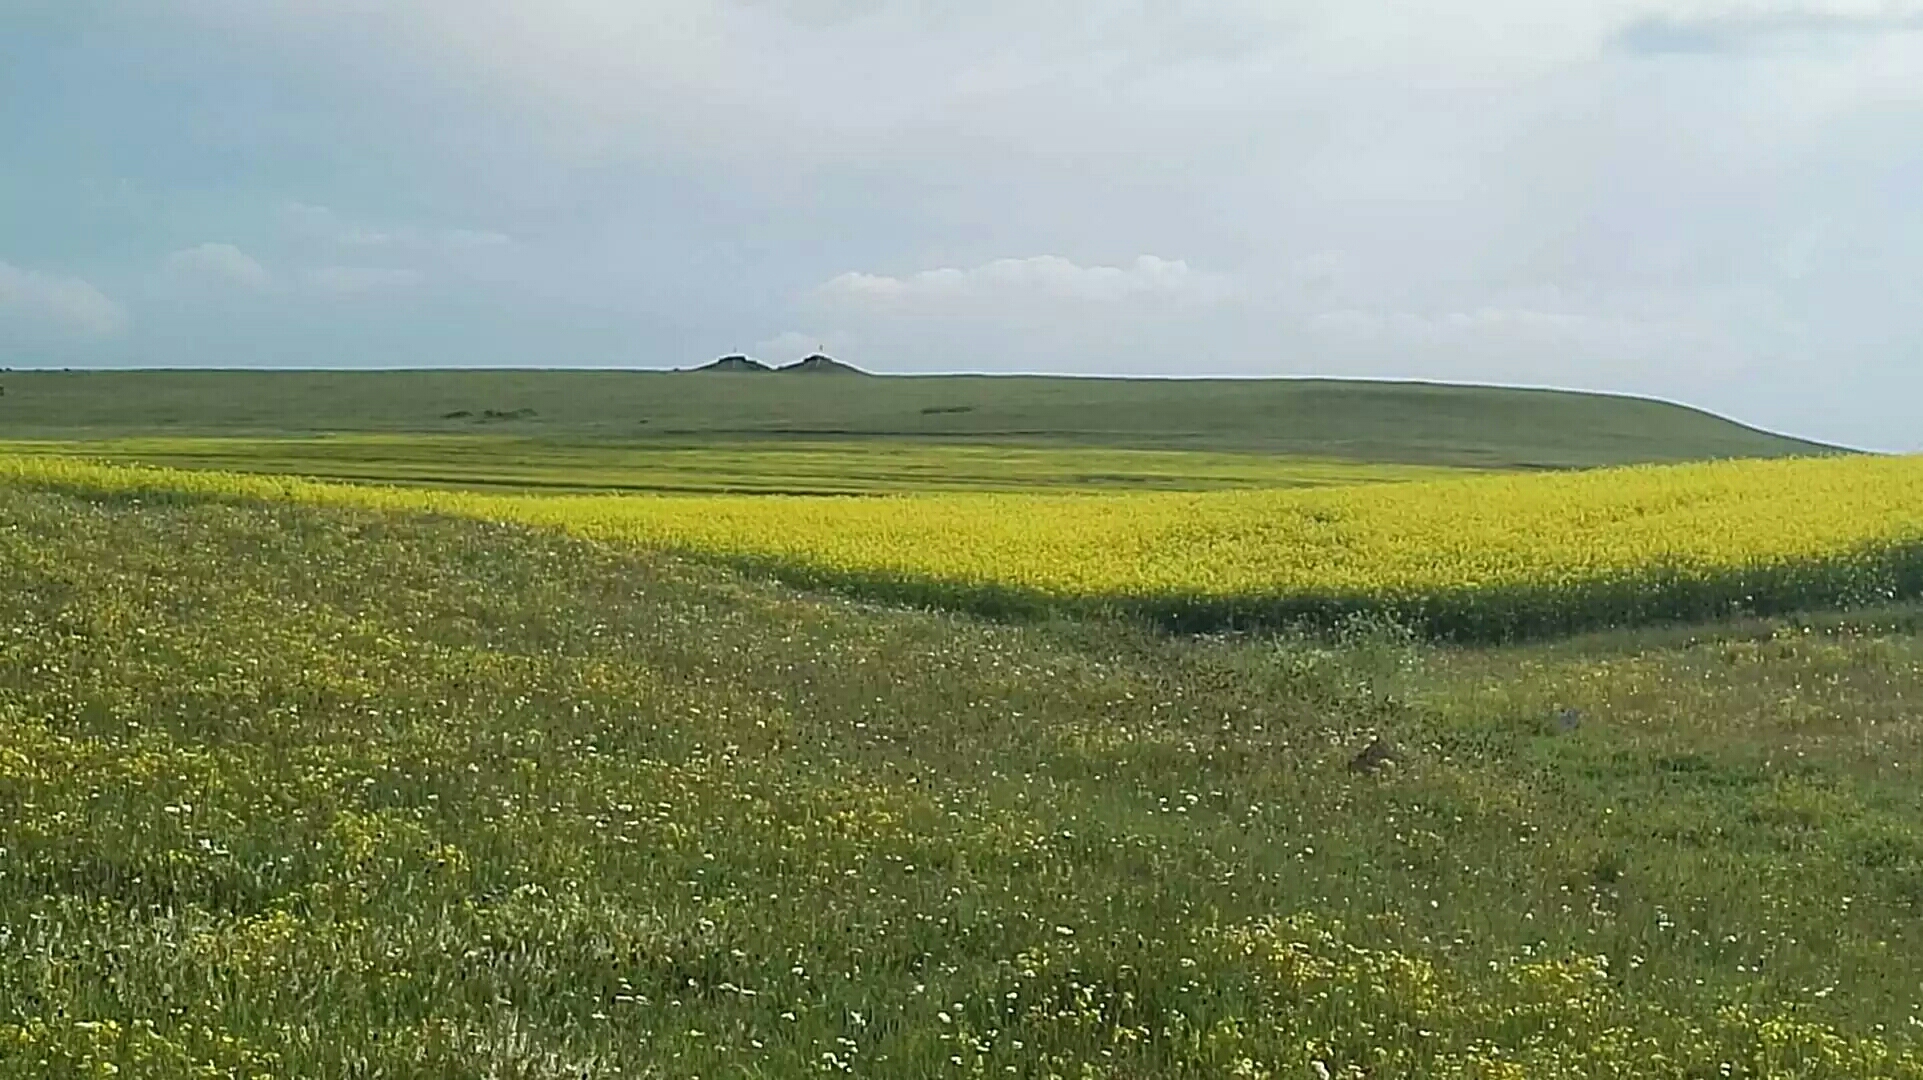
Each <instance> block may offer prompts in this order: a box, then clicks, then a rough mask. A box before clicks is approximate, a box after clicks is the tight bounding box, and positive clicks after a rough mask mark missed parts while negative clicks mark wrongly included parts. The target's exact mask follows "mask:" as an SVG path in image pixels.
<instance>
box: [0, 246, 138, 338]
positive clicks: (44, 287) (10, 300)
mask: <svg viewBox="0 0 1923 1080" xmlns="http://www.w3.org/2000/svg"><path fill="white" fill-rule="evenodd" d="M0 314H3V315H6V316H8V317H9V318H10V319H11V320H17V321H18V322H20V323H24V324H26V325H29V326H36V327H41V328H51V329H55V330H59V331H62V332H64V333H69V334H76V335H81V336H84V337H106V336H110V335H113V334H118V333H120V332H121V331H122V330H125V329H126V328H127V323H128V319H127V313H126V311H125V310H124V309H122V308H121V306H120V305H119V304H117V303H115V302H114V301H113V300H111V299H109V298H108V297H107V295H106V294H105V293H103V292H101V291H100V290H99V289H97V288H95V287H94V286H93V284H92V283H91V282H88V281H86V280H84V279H82V278H77V277H67V276H64V275H60V274H48V273H43V272H40V271H36V270H27V269H22V268H20V267H17V266H14V265H12V264H11V263H6V262H0Z"/></svg>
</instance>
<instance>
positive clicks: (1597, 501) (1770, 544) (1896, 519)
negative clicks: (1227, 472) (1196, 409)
mask: <svg viewBox="0 0 1923 1080" xmlns="http://www.w3.org/2000/svg"><path fill="white" fill-rule="evenodd" d="M7 480H10V481H12V482H22V483H31V484H36V485H52V486H56V487H63V488H69V489H77V490H83V491H91V492H102V493H107V492H121V493H134V494H140V493H147V494H152V495H166V494H183V495H192V494H204V495H219V496H241V497H266V498H275V499H287V500H293V501H297V502H304V503H314V504H331V505H353V506H364V507H392V508H397V509H417V510H429V511H437V512H444V513H452V514H460V515H469V516H476V517H483V518H489V519H494V520H502V521H512V522H520V523H525V524H530V525H537V526H548V527H557V528H561V529H564V530H566V531H568V532H571V533H574V534H577V535H581V536H585V537H590V538H594V539H600V540H613V541H621V542H629V543H636V544H641V545H645V546H649V547H657V548H666V549H671V550H677V551H682V552H687V553H692V554H696V555H700V556H704V557H709V558H719V559H723V560H727V561H732V562H737V563H746V564H751V565H756V566H760V567H764V568H768V569H772V570H775V571H777V572H780V573H785V574H787V575H789V576H791V577H793V578H798V579H803V580H808V581H814V582H820V583H828V584H841V585H844V586H849V587H853V588H855V589H857V590H858V591H860V590H866V591H870V592H876V593H880V594H884V595H887V596H889V597H891V598H895V599H908V600H925V601H927V602H931V603H963V604H971V603H972V604H974V605H976V606H983V607H991V608H1036V607H1048V606H1059V605H1069V606H1075V605H1102V606H1111V607H1116V608H1120V609H1122V610H1132V611H1138V612H1141V613H1146V614H1149V615H1152V616H1155V617H1158V618H1161V619H1164V620H1165V621H1170V622H1173V623H1176V624H1182V625H1198V626H1199V625H1209V624H1215V625H1220V624H1224V623H1236V622H1243V621H1256V622H1272V621H1286V620H1288V619H1292V618H1311V619H1313V618H1319V617H1323V616H1329V615H1337V614H1342V613H1346V612H1350V611H1383V612H1388V613H1392V614H1395V615H1398V616H1401V617H1405V618H1407V619H1409V620H1410V621H1413V622H1417V623H1424V624H1428V625H1429V626H1430V628H1431V629H1433V630H1436V631H1438V632H1441V633H1445V634H1449V635H1453V636H1473V637H1491V636H1494V637H1502V636H1513V635H1516V634H1520V633H1528V632H1533V631H1542V630H1554V629H1571V628H1576V627H1581V626H1589V625H1612V624H1620V623H1625V622H1639V621H1648V620H1651V619H1657V618H1669V617H1698V616H1702V615H1707V614H1717V613H1721V612H1724V611H1729V610H1750V611H1759V612H1767V611H1772V610H1787V609H1790V608H1794V607H1799V606H1809V605H1818V604H1822V605H1829V604H1856V603H1866V602H1874V601H1877V600H1883V599H1891V598H1895V597H1898V596H1914V595H1918V594H1919V593H1923V458H1919V457H1868V456H1851V457H1830V458H1813V459H1802V460H1791V461H1781V460H1778V461H1736V462H1716V463H1707V464H1696V465H1683V466H1645V467H1634V468H1623V469H1607V470H1596V471H1588V472H1577V473H1553V474H1544V473H1535V474H1506V475H1495V476H1490V475H1480V476H1475V477H1467V478H1462V479H1449V480H1440V481H1429V482H1420V483H1406V484H1393V485H1371V486H1364V487H1354V488H1340V489H1324V490H1284V491H1226V492H1199V493H1191V492H1162V493H1130V494H1088V495H1025V494H972V493H968V494H941V495H904V496H885V497H838V498H810V497H783V496H593V495H587V496H513V495H510V496H501V495H484V494H473V493H464V492H448V491H422V490H401V489H386V488H370V487H356V486H348V485H334V484H318V483H310V482H304V481H297V480H287V479H275V478H263V477H257V476H237V475H227V474H212V473H184V472H174V471H169V470H152V469H138V468H123V467H115V466H106V465H96V464H89V463H82V462H75V461H56V460H49V459H45V458H40V459H29V458H7V459H0V481H7Z"/></svg>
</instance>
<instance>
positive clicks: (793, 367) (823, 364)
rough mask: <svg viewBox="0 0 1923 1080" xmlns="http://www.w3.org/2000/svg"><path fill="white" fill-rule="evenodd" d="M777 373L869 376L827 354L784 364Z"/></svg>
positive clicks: (817, 354) (819, 354) (777, 369)
mask: <svg viewBox="0 0 1923 1080" xmlns="http://www.w3.org/2000/svg"><path fill="white" fill-rule="evenodd" d="M775 371H777V372H791V373H793V374H796V375H866V374H868V373H867V372H865V371H863V370H861V369H860V368H858V367H855V366H853V365H851V364H844V363H842V362H841V361H839V360H837V359H835V358H834V357H832V356H829V355H828V354H826V353H816V354H814V355H813V356H809V357H804V358H803V359H800V360H797V361H795V362H794V363H792V364H784V365H783V366H781V367H778V368H776V369H775Z"/></svg>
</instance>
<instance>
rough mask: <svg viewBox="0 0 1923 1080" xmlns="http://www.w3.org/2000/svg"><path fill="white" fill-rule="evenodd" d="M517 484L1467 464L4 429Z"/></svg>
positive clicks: (708, 487)
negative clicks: (89, 434)
mask: <svg viewBox="0 0 1923 1080" xmlns="http://www.w3.org/2000/svg"><path fill="white" fill-rule="evenodd" d="M9 453H11V454H23V453H24V454H50V455H61V456H74V455H79V456H86V457H91V458H96V459H99V460H104V461H111V462H115V463H120V464H144V465H160V466H167V467H172V468H180V469H214V470H221V471H226V472H244V473H271V474H280V475H289V476H306V477H314V478H318V479H327V480H351V481H367V482H377V483H384V484H408V485H422V486H433V487H449V488H477V489H497V490H498V489H506V490H522V491H657V492H712V493H727V492H737V493H742V494H770V493H782V494H805V495H860V494H877V493H894V492H905V491H1027V490H1044V491H1168V490H1195V491H1203V490H1215V489H1224V488H1279V487H1328V486H1336V485H1343V484H1360V483H1383V482H1391V481H1400V480H1422V479H1434V478H1437V477H1441V476H1448V475H1458V474H1460V473H1461V472H1462V471H1463V470H1460V469H1450V468H1441V467H1432V466H1420V465H1394V464H1372V463H1366V462H1356V461H1344V460H1340V459H1331V458H1314V457H1295V456H1284V455H1267V454H1257V453H1221V452H1212V451H1201V450H1131V449H1114V448H1076V447H1061V446H1053V447H1051V446H1035V445H1009V444H989V445H982V444H958V443H927V442H903V443H899V444H895V445H884V444H880V443H876V442H872V441H869V442H855V441H807V442H793V441H789V442H735V441H716V442H708V443H697V444H686V445H662V444H655V443H561V442H551V441H547V440H542V439H533V438H518V437H513V436H486V435H332V436H312V437H295V436H286V437H275V438H246V437H217V438H203V437H146V438H119V439H99V440H80V441H66V440H13V441H6V442H0V454H9Z"/></svg>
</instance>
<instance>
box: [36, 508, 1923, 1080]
mask: <svg viewBox="0 0 1923 1080" xmlns="http://www.w3.org/2000/svg"><path fill="white" fill-rule="evenodd" d="M175 492H176V493H175V494H174V496H173V497H170V498H168V499H166V500H152V499H146V498H142V499H141V500H140V501H139V504H138V505H136V504H135V502H134V501H133V500H131V499H128V498H124V497H123V498H114V499H105V500H86V499H77V498H74V497H72V496H67V495H58V494H50V493H45V492H40V493H35V492H27V491H23V490H20V489H18V488H17V487H0V806H5V807H7V808H8V812H7V813H6V814H4V815H0V1077H7V1078H8V1080H12V1078H15V1077H19V1078H28V1077H31V1078H34V1080H65V1078H68V1077H82V1076H85V1077H98V1076H104V1075H114V1074H115V1073H116V1070H117V1072H118V1075H121V1076H138V1077H141V1078H142V1080H186V1078H195V1080H202V1078H207V1077H246V1078H262V1077H272V1078H294V1077H312V1076H356V1075H360V1076H374V1075H380V1076H397V1077H398V1076H407V1077H415V1076H422V1077H506V1078H516V1080H520V1078H525V1080H558V1078H561V1077H583V1076H586V1077H594V1078H603V1077H663V1078H666V1077H675V1078H680V1077H690V1076H703V1077H708V1076H715V1077H723V1076H741V1077H792V1076H801V1075H822V1074H827V1075H836V1074H842V1075H868V1076H927V1077H941V1076H956V1077H967V1076H1011V1075H1013V1076H1034V1077H1073V1078H1076V1080H1125V1078H1127V1080H1134V1078H1146V1077H1156V1078H1170V1080H1189V1078H1196V1080H1199V1078H1203V1077H1250V1078H1278V1080H1279V1078H1284V1077H1287V1078H1301V1077H1313V1076H1320V1075H1322V1074H1323V1073H1327V1074H1328V1075H1329V1076H1331V1077H1340V1078H1343V1080H1362V1078H1365V1077H1423V1078H1432V1077H1433V1078H1442V1080H1470V1078H1474V1080H1490V1078H1505V1080H1508V1078H1514V1080H1524V1078H1527V1080H1577V1078H1581V1080H1594V1078H1597V1077H1614V1078H1628V1077H1660V1078H1675V1080H1694V1078H1702V1077H1724V1076H1730V1077H1747V1078H1764V1077H1766V1078H1772V1080H1787V1078H1807V1080H1819V1078H1821V1080H1830V1078H1851V1080H1857V1078H1861V1080H1869V1078H1873V1077H1874V1078H1883V1077H1887V1078H1895V1080H1914V1078H1917V1077H1919V1076H1923V1060H1920V1059H1919V1057H1918V1047H1917V1040H1916V1033H1917V1030H1918V1028H1919V1025H1923V991H1919V988H1918V984H1917V974H1916V973H1917V971H1918V969H1919V967H1923V937H1919V935H1918V933H1917V932H1916V920H1917V917H1918V915H1919V913H1920V912H1923V794H1920V793H1919V792H1920V790H1923V789H1919V787H1918V785H1917V783H1916V780H1915V776H1914V772H1915V762H1916V761H1917V760H1918V759H1919V751H1920V750H1923V729H1919V727H1918V723H1917V718H1916V716H1915V715H1914V713H1913V711H1912V710H1910V709H1909V708H1908V707H1907V706H1906V705H1905V702H1912V701H1915V700H1917V699H1918V698H1919V696H1923V647H1920V646H1919V644H1918V639H1917V636H1916V629H1917V623H1918V619H1919V612H1918V611H1917V610H1915V609H1910V610H1908V611H1893V612H1889V613H1885V614H1882V615H1878V616H1876V617H1874V618H1872V617H1871V616H1868V615H1864V616H1858V617H1856V618H1854V619H1831V620H1828V621H1825V622H1815V623H1805V624H1794V623H1779V624H1775V625H1767V624H1760V623H1758V624H1746V625H1729V626H1724V627H1706V628H1697V629H1695V630H1692V631H1690V632H1688V633H1687V634H1681V633H1678V634H1674V635H1671V636H1662V635H1644V636H1635V635H1627V634H1625V635H1618V636H1614V637H1609V638H1599V639H1591V640H1587V641H1582V642H1569V643H1563V644H1559V645H1555V646H1534V647H1529V648H1520V649H1516V648H1512V649H1495V650H1488V649H1479V650H1466V649H1441V648H1434V647H1424V646H1420V645H1418V644H1415V643H1413V642H1411V641H1409V640H1407V639H1406V638H1399V637H1396V636H1395V635H1393V634H1389V633H1386V632H1381V631H1368V630H1359V631H1357V632H1356V634H1355V635H1354V636H1353V637H1351V638H1350V639H1348V640H1346V641H1345V642H1344V643H1342V644H1341V645H1340V646H1339V647H1329V646H1325V645H1322V644H1318V643H1316V642H1313V641H1306V640H1295V639H1289V638H1283V639H1279V640H1269V641H1261V642H1246V643H1220V642H1207V641H1196V640H1183V639H1171V638H1166V637H1158V636H1154V635H1149V634H1143V633H1140V632H1137V631H1133V630H1130V629H1128V628H1127V627H1123V626H1116V625H1106V624H1100V623H1047V624H1039V623H1038V624H1025V625H1006V624H995V623H987V622H981V621H975V620H970V619H967V618H962V617H958V616H954V615H948V614H942V613H932V612H912V611H902V610H898V609H887V608H878V607H875V606H872V605H864V604H860V603H856V602H851V601H846V600H838V599H834V598H823V597H809V596H804V595H799V594H796V593H793V592H790V591H787V590H785V589H782V588H780V587H777V586H774V585H771V584H768V583H765V582H756V581H753V580H748V579H743V578H741V577H739V576H737V575H734V574H732V573H729V572H727V571H724V570H721V569H717V568H711V567H703V566H701V565H698V564H690V563H686V562H679V561H675V560H669V559H664V558H661V557H659V556H657V555H653V554H650V553H646V552H639V551H632V550H625V551H624V550H622V549H621V548H620V547H619V546H616V545H600V544H591V543H583V542H579V541H576V540H572V539H569V538H567V537H563V536H559V535H556V534H554V533H552V532H548V531H541V530H528V529H522V528H517V527H510V526H503V525H498V524H492V523H487V522H479V521H465V520H457V519H449V518H444V517H443V518H433V517H420V516H414V515H408V514H402V513H391V512H377V511H371V510H365V509H354V508H333V509H326V508H312V507H298V506H289V505H272V504H265V503H251V504H237V503H233V502H221V501H219V500H209V499H204V498H197V497H183V496H181V495H179V494H178V491H177V489H175ZM1563 705H1572V706H1577V707H1580V708H1581V709H1582V710H1583V715H1584V719H1583V721H1582V724H1581V725H1580V727H1578V728H1576V729H1574V730H1565V729H1562V728H1559V727H1558V726H1556V725H1555V724H1554V723H1553V722H1552V721H1553V718H1554V717H1555V716H1556V711H1555V710H1556V709H1557V708H1558V707H1559V706H1563ZM1376 732H1381V733H1385V734H1387V735H1389V736H1391V737H1392V738H1393V739H1394V741H1395V742H1396V744H1397V745H1398V746H1399V747H1400V748H1401V749H1402V750H1403V756H1402V758H1401V760H1400V762H1399V763H1398V764H1396V765H1394V766H1392V767H1390V768H1388V769H1386V770H1384V771H1383V772H1382V773H1381V774H1378V775H1372V776H1364V775H1358V774H1355V773H1352V772H1350V771H1349V770H1348V769H1346V768H1345V767H1344V763H1345V762H1346V761H1347V760H1348V759H1349V758H1350V756H1351V755H1352V754H1353V753H1354V751H1355V750H1356V749H1357V748H1358V747H1359V746H1360V745H1361V744H1362V743H1363V742H1365V741H1366V740H1367V739H1368V738H1370V737H1371V735H1372V734H1373V733H1376Z"/></svg>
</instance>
